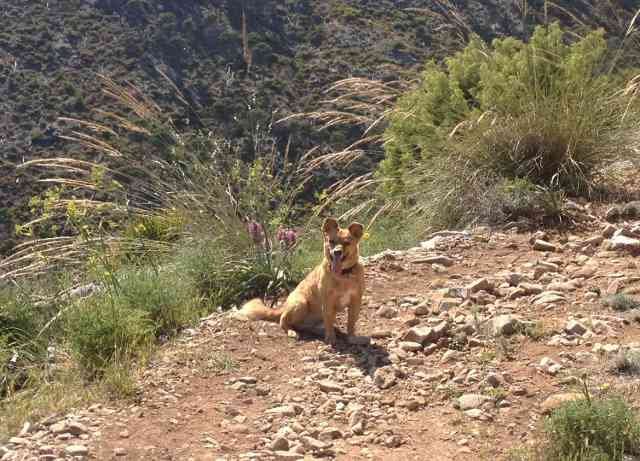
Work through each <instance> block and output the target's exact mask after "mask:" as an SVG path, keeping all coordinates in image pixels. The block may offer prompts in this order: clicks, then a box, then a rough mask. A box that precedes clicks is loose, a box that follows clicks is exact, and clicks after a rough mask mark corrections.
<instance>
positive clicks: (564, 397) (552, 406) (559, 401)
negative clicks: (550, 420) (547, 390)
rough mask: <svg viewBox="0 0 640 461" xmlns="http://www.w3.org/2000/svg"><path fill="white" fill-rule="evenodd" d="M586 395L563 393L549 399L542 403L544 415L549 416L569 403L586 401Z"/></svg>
mask: <svg viewBox="0 0 640 461" xmlns="http://www.w3.org/2000/svg"><path fill="white" fill-rule="evenodd" d="M584 398H585V397H584V394H579V393H577V392H563V393H559V394H554V395H552V396H550V397H547V398H546V399H545V401H544V402H542V405H541V408H542V413H543V414H549V413H551V412H552V411H554V410H557V409H558V408H560V407H561V406H562V405H564V404H565V403H567V402H573V401H576V400H582V399H584Z"/></svg>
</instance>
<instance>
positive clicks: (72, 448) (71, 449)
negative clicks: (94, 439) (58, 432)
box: [64, 445, 89, 456]
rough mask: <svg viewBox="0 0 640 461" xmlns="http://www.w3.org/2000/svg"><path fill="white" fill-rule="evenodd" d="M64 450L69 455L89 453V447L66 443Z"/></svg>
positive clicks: (85, 454)
mask: <svg viewBox="0 0 640 461" xmlns="http://www.w3.org/2000/svg"><path fill="white" fill-rule="evenodd" d="M64 451H65V452H66V453H67V454H68V455H69V456H87V455H88V454H89V449H88V448H87V447H85V446H84V445H67V446H66V447H65V448H64Z"/></svg>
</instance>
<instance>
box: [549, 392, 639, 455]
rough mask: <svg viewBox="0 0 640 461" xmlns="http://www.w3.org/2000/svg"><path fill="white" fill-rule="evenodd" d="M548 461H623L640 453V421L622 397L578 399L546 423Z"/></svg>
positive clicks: (559, 410) (554, 414)
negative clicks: (628, 456)
mask: <svg viewBox="0 0 640 461" xmlns="http://www.w3.org/2000/svg"><path fill="white" fill-rule="evenodd" d="M545 433H546V434H547V436H548V437H549V451H548V453H547V456H548V457H547V458H546V459H548V460H575V461H605V460H607V461H618V460H619V461H622V460H623V459H625V458H624V455H625V454H640V451H639V450H640V421H638V417H637V416H636V415H635V414H634V412H633V410H631V408H630V407H629V406H628V405H627V403H626V402H625V401H624V400H622V399H621V398H617V397H609V398H605V399H599V400H590V399H584V400H577V401H573V402H569V403H567V404H565V405H564V406H562V407H561V408H560V409H558V410H556V411H555V412H554V413H553V414H552V415H551V416H550V417H549V418H548V420H547V421H546V424H545Z"/></svg>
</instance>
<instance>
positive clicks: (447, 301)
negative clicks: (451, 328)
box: [436, 298, 462, 312]
mask: <svg viewBox="0 0 640 461" xmlns="http://www.w3.org/2000/svg"><path fill="white" fill-rule="evenodd" d="M460 304H462V301H461V300H460V299H458V298H442V299H440V300H439V301H438V304H437V306H436V311H437V312H447V311H448V310H451V309H453V308H455V307H458V306H459V305H460Z"/></svg>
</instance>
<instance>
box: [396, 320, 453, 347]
mask: <svg viewBox="0 0 640 461" xmlns="http://www.w3.org/2000/svg"><path fill="white" fill-rule="evenodd" d="M447 329H448V324H447V322H441V323H439V324H438V325H436V326H434V327H413V328H411V329H409V330H408V331H407V332H406V333H405V334H404V335H403V337H402V340H403V341H405V342H413V343H418V344H422V345H423V346H425V345H427V344H433V343H436V342H438V340H439V339H440V338H442V337H443V336H445V335H446V333H447Z"/></svg>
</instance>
